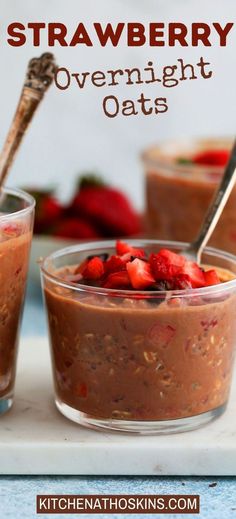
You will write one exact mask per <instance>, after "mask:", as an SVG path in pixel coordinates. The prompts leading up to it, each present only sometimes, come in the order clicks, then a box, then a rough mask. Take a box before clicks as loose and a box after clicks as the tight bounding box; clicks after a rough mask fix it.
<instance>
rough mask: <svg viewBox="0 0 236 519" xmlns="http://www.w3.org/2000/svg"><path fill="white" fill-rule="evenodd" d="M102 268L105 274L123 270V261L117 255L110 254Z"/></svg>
mask: <svg viewBox="0 0 236 519" xmlns="http://www.w3.org/2000/svg"><path fill="white" fill-rule="evenodd" d="M104 268H105V273H106V274H112V273H114V272H119V271H121V270H125V262H124V261H123V260H122V259H121V258H120V257H119V256H111V257H110V258H109V259H108V260H107V261H106V262H105V263H104Z"/></svg>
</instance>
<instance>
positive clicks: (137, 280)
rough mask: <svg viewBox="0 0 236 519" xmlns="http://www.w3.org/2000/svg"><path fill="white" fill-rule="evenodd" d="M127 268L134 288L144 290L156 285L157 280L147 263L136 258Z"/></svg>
mask: <svg viewBox="0 0 236 519" xmlns="http://www.w3.org/2000/svg"><path fill="white" fill-rule="evenodd" d="M126 268H127V271H128V275H129V279H130V281H131V285H132V287H133V288H136V289H139V290H143V289H145V288H148V287H150V286H151V285H154V283H155V278H154V277H153V275H152V273H151V267H150V265H149V264H148V263H146V262H145V261H142V260H141V259H138V258H136V259H135V260H134V261H130V262H128V263H127V264H126Z"/></svg>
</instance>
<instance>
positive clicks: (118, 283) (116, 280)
mask: <svg viewBox="0 0 236 519" xmlns="http://www.w3.org/2000/svg"><path fill="white" fill-rule="evenodd" d="M103 287H104V288H116V289H120V290H122V289H124V290H125V289H131V288H132V287H131V284H130V279H129V276H128V272H127V271H126V270H122V271H121V272H114V273H113V274H109V276H108V277H107V279H106V281H105V282H104V283H103Z"/></svg>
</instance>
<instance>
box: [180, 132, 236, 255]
mask: <svg viewBox="0 0 236 519" xmlns="http://www.w3.org/2000/svg"><path fill="white" fill-rule="evenodd" d="M235 180H236V140H235V142H234V145H233V148H232V151H231V154H230V158H229V161H228V164H227V166H226V168H225V172H224V175H223V177H222V180H221V182H220V185H219V187H218V189H217V191H216V193H215V195H214V198H213V201H212V203H211V205H210V207H209V209H208V211H207V214H206V217H205V219H204V221H203V224H202V227H201V229H200V232H199V234H198V236H197V238H196V239H195V240H194V241H193V242H192V243H190V245H188V247H187V248H186V249H184V250H183V251H181V254H183V255H184V256H185V257H186V258H187V259H188V260H191V261H194V262H196V263H198V264H200V263H201V255H202V251H203V249H204V247H205V245H206V244H207V242H208V240H209V238H210V237H211V235H212V233H213V231H214V229H215V226H216V224H217V222H218V220H219V218H220V216H221V213H222V211H223V209H224V207H225V204H226V202H227V200H228V198H229V195H230V193H231V191H232V188H233V186H234V183H235Z"/></svg>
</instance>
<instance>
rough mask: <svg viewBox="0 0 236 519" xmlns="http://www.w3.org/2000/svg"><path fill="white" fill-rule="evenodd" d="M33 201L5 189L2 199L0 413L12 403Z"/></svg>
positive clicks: (15, 191)
mask: <svg viewBox="0 0 236 519" xmlns="http://www.w3.org/2000/svg"><path fill="white" fill-rule="evenodd" d="M33 214H34V200H33V198H32V197H31V196H29V195H27V194H26V193H23V192H22V191H18V190H8V189H4V190H3V192H2V195H1V199H0V278H1V291H0V413H2V412H4V411H6V410H7V409H9V407H10V406H11V404H12V397H13V389H14V381H15V371H16V358H17V346H18V335H19V328H20V321H21V313H22V307H23V299H24V292H25V283H26V277H27V269H28V259H29V251H30V244H31V236H32V224H33Z"/></svg>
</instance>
